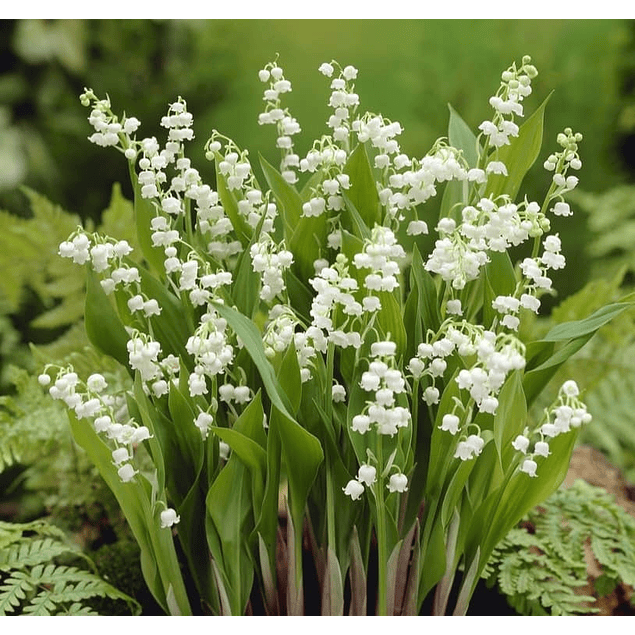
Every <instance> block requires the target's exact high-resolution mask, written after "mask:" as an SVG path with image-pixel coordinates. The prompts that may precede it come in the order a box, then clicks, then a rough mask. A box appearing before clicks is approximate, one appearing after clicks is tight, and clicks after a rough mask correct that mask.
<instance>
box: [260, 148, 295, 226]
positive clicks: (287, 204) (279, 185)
mask: <svg viewBox="0 0 635 635" xmlns="http://www.w3.org/2000/svg"><path fill="white" fill-rule="evenodd" d="M260 165H261V167H262V171H263V172H264V175H265V179H267V183H268V184H269V187H270V188H271V191H272V192H273V194H274V196H275V197H276V201H277V202H278V206H279V208H280V211H281V212H282V218H283V220H284V230H285V231H284V235H285V236H288V237H291V236H292V235H293V232H294V230H295V228H296V227H297V225H298V223H299V221H300V218H301V216H302V199H301V198H300V195H299V194H298V192H297V190H296V189H295V188H294V187H293V185H290V184H289V183H287V182H286V181H285V180H284V178H283V177H282V175H281V174H280V172H278V170H276V169H275V168H274V167H273V166H272V165H271V164H270V163H269V162H267V160H266V159H265V158H264V157H263V156H262V155H260Z"/></svg>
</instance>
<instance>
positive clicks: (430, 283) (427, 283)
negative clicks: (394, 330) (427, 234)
mask: <svg viewBox="0 0 635 635" xmlns="http://www.w3.org/2000/svg"><path fill="white" fill-rule="evenodd" d="M411 276H412V278H413V279H414V284H415V285H416V286H417V289H418V294H419V298H418V302H419V315H420V317H421V319H422V320H423V332H424V333H425V332H426V331H427V330H428V329H430V330H432V331H437V330H438V328H439V326H440V325H441V314H440V313H439V302H438V297H437V288H436V285H435V283H434V278H432V276H431V275H430V274H429V273H428V272H427V271H426V270H425V267H424V265H423V260H422V258H421V254H420V253H419V249H418V248H417V246H416V245H415V246H414V247H413V251H412V268H411Z"/></svg>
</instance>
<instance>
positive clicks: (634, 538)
mask: <svg viewBox="0 0 635 635" xmlns="http://www.w3.org/2000/svg"><path fill="white" fill-rule="evenodd" d="M588 548H590V549H591V551H592V553H593V556H594V557H595V559H596V560H597V562H598V563H599V564H600V566H601V567H602V569H603V574H602V576H600V577H599V578H597V579H596V580H595V581H594V585H595V589H594V590H595V595H596V596H598V597H599V596H603V595H607V594H609V593H610V592H611V591H612V590H613V589H614V588H615V587H616V586H617V585H618V584H626V585H629V586H635V564H634V563H635V519H633V517H632V516H630V515H629V514H628V513H626V512H625V511H624V510H623V509H622V508H621V507H619V506H618V505H617V504H616V503H615V501H614V499H613V497H612V496H611V495H609V494H607V492H606V491H605V490H603V489H602V488H599V487H594V486H592V485H589V484H588V483H586V482H585V481H582V480H578V481H576V482H575V483H574V484H573V485H572V487H570V488H568V489H561V490H558V491H557V492H556V493H555V494H553V495H552V496H551V497H550V498H549V499H548V500H547V501H546V502H545V503H544V504H542V505H541V506H539V507H536V508H534V509H533V510H532V511H531V512H529V514H528V515H527V517H526V518H525V520H524V522H523V523H521V525H519V526H518V527H516V528H514V529H512V530H511V531H510V532H509V533H508V534H507V536H506V537H505V538H504V539H503V540H502V541H501V542H500V543H499V544H498V545H497V546H496V549H495V550H494V552H493V554H492V558H491V559H490V561H489V564H488V567H487V569H486V571H485V572H484V575H483V577H484V578H485V579H486V580H487V583H488V585H489V586H494V585H497V586H498V588H499V590H500V591H501V593H503V594H505V595H506V596H507V600H508V602H509V603H510V605H511V606H512V607H514V608H515V609H516V610H517V611H518V612H519V613H521V614H523V615H575V614H589V613H593V612H597V609H595V608H593V606H590V603H593V602H595V599H596V598H595V597H593V596H588V595H583V594H582V593H581V592H580V588H581V587H584V586H586V585H587V583H588V580H587V561H586V559H585V550H586V549H588Z"/></svg>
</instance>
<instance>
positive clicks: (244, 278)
mask: <svg viewBox="0 0 635 635" xmlns="http://www.w3.org/2000/svg"><path fill="white" fill-rule="evenodd" d="M260 286H261V279H260V274H259V273H257V272H255V271H254V269H253V266H252V261H251V254H250V253H249V250H248V249H245V250H244V251H243V252H242V253H241V254H240V256H239V257H238V262H237V264H236V269H234V274H233V283H232V290H233V292H232V298H233V300H234V302H235V303H236V308H237V309H238V310H239V311H240V312H241V313H242V314H243V315H246V316H247V317H249V318H252V317H253V315H254V313H255V312H256V309H257V308H258V304H259V302H260Z"/></svg>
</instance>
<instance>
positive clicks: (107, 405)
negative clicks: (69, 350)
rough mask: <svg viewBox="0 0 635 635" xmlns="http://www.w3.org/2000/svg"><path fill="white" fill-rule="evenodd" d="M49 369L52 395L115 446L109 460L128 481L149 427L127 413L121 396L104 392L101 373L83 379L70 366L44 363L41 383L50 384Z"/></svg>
mask: <svg viewBox="0 0 635 635" xmlns="http://www.w3.org/2000/svg"><path fill="white" fill-rule="evenodd" d="M50 369H54V370H56V371H57V373H56V376H55V381H54V383H53V384H52V385H51V386H50V387H49V394H50V395H51V397H53V399H58V400H61V401H63V402H64V403H65V404H66V406H67V407H68V408H69V409H71V410H73V411H74V413H75V416H76V417H77V418H78V419H88V420H92V424H93V427H94V429H95V431H96V432H97V433H99V434H102V435H103V436H105V437H106V439H107V440H108V441H110V442H111V444H112V445H111V447H112V446H114V449H113V450H112V463H113V465H114V466H115V467H116V469H117V474H118V475H119V478H120V479H121V480H122V481H123V482H124V483H125V482H128V481H131V480H132V479H133V478H134V477H135V475H136V474H138V472H139V470H136V469H135V467H134V465H133V463H132V460H133V457H134V449H135V448H136V446H137V445H139V444H140V443H142V442H143V441H145V440H146V439H149V438H150V436H151V435H150V431H149V430H148V428H147V427H146V426H140V425H138V424H137V423H136V422H135V421H134V419H132V418H131V417H130V416H129V414H128V409H127V407H126V400H125V398H124V397H123V395H117V396H115V395H112V394H107V393H106V389H107V388H108V382H107V381H106V379H105V377H104V376H103V375H101V374H100V373H93V374H92V375H90V376H89V377H88V379H86V381H85V382H84V381H82V380H80V378H79V377H78V375H77V373H76V372H75V371H74V370H73V368H72V367H70V366H67V367H54V366H47V367H46V368H45V369H44V372H43V373H42V374H41V375H40V376H39V377H38V380H39V382H40V384H41V385H42V386H48V385H49V384H50V383H51V376H50V375H49V374H48V373H49V370H50Z"/></svg>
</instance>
